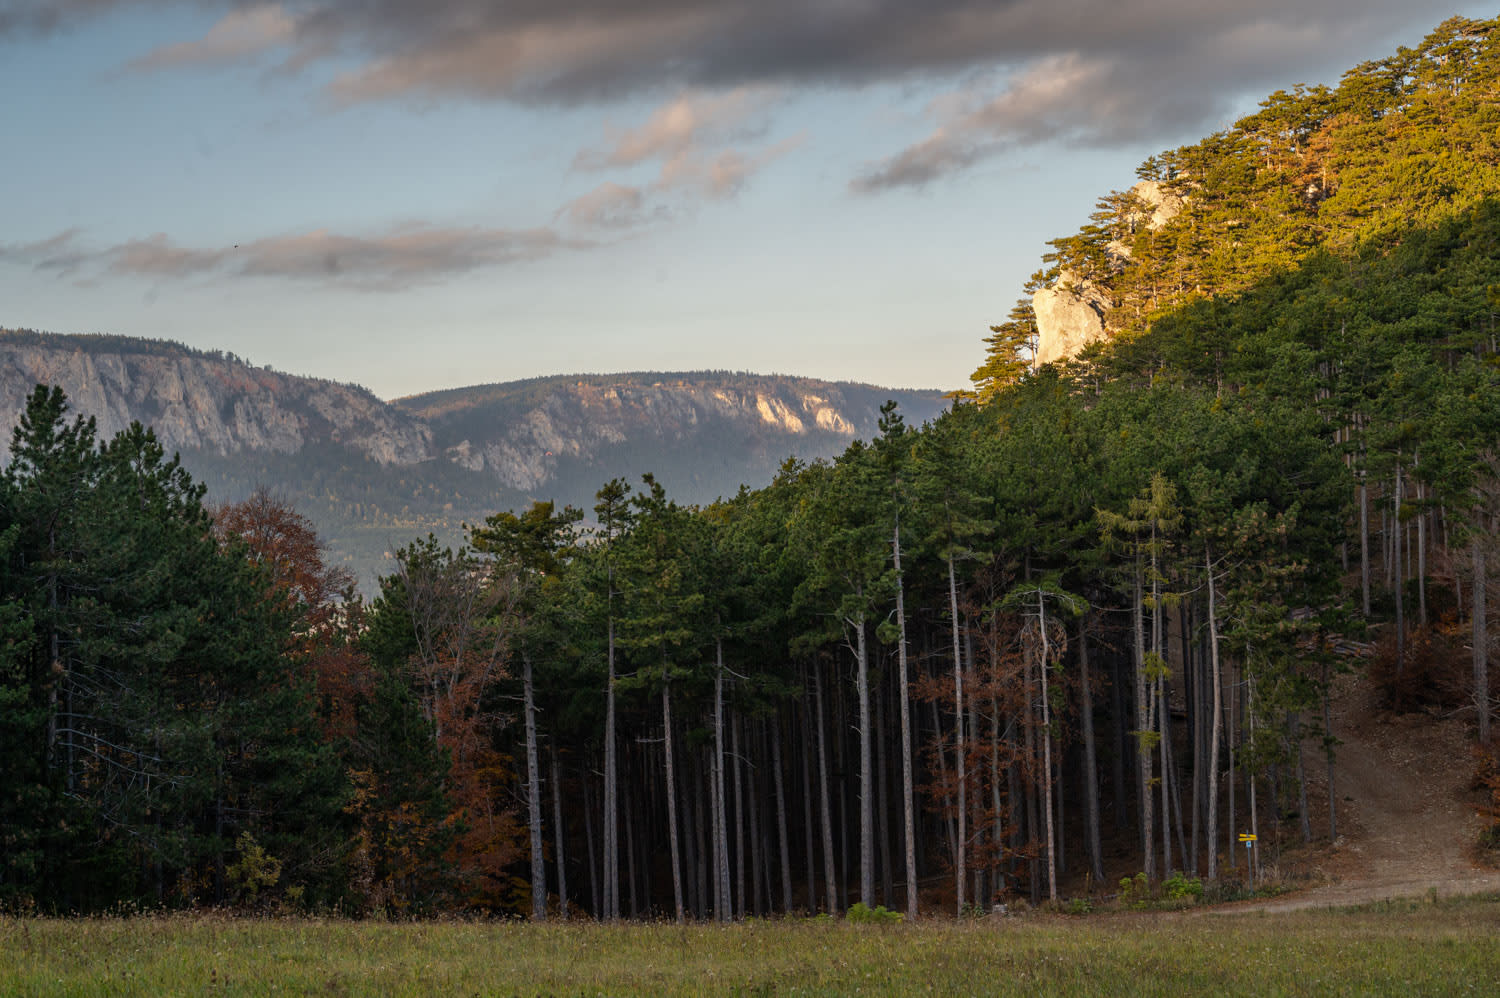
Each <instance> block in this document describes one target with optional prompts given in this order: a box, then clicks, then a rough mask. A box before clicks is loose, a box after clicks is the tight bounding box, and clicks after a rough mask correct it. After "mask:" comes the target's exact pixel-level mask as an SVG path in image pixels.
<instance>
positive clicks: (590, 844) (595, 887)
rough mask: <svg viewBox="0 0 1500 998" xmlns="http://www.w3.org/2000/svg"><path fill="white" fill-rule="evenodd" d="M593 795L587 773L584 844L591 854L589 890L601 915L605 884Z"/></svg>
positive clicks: (584, 806)
mask: <svg viewBox="0 0 1500 998" xmlns="http://www.w3.org/2000/svg"><path fill="white" fill-rule="evenodd" d="M592 796H593V795H592V794H591V793H589V782H588V776H587V774H585V775H584V780H583V844H584V849H585V850H587V852H588V856H589V890H590V893H591V894H592V895H593V898H594V917H595V918H598V917H600V916H601V915H602V914H603V912H604V885H603V884H602V883H601V882H600V877H599V853H598V851H597V850H595V848H594V818H593V815H594V807H593V805H594V802H593V801H592V800H590V799H589V798H591V797H592Z"/></svg>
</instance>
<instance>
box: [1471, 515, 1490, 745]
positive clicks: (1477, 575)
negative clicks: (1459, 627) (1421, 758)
mask: <svg viewBox="0 0 1500 998" xmlns="http://www.w3.org/2000/svg"><path fill="white" fill-rule="evenodd" d="M1471 550H1472V552H1473V558H1474V596H1473V601H1474V612H1473V615H1472V620H1473V625H1474V706H1475V708H1476V709H1477V710H1478V712H1479V729H1478V733H1479V744H1481V745H1488V744H1489V741H1490V654H1489V653H1490V639H1489V630H1488V624H1489V619H1488V618H1489V606H1488V596H1487V595H1486V594H1487V592H1488V588H1489V587H1488V585H1487V582H1488V580H1487V579H1486V578H1485V573H1486V571H1487V569H1486V567H1485V563H1484V561H1485V559H1484V541H1483V536H1482V533H1481V531H1480V530H1479V529H1478V526H1477V525H1476V528H1475V530H1474V540H1473V542H1472V547H1471Z"/></svg>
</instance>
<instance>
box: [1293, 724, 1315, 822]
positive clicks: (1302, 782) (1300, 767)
mask: <svg viewBox="0 0 1500 998" xmlns="http://www.w3.org/2000/svg"><path fill="white" fill-rule="evenodd" d="M1291 728H1292V748H1293V750H1294V751H1295V752H1296V753H1297V811H1298V813H1299V815H1300V816H1301V819H1302V820H1301V826H1302V844H1303V845H1308V844H1310V843H1311V842H1312V815H1310V814H1308V813H1307V770H1306V768H1305V766H1304V761H1303V758H1302V714H1301V712H1299V711H1295V710H1294V711H1292V717H1291Z"/></svg>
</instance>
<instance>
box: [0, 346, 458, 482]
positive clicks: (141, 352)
mask: <svg viewBox="0 0 1500 998" xmlns="http://www.w3.org/2000/svg"><path fill="white" fill-rule="evenodd" d="M38 384H48V385H56V386H58V387H60V388H61V389H62V390H63V391H64V392H65V393H67V396H68V404H69V407H70V409H71V411H72V412H74V413H76V414H80V415H84V416H93V417H94V418H95V419H96V420H97V422H98V432H99V437H100V438H101V439H108V438H109V437H111V436H113V435H114V434H116V433H118V432H119V431H121V430H123V429H125V428H126V427H128V426H129V425H130V423H131V421H132V420H139V421H140V422H142V423H145V424H147V425H149V426H151V427H152V429H153V430H155V432H156V438H157V440H159V441H160V442H161V444H162V446H163V447H164V448H165V449H166V451H167V452H168V453H172V452H173V451H192V450H198V451H206V452H209V453H214V454H220V455H229V454H238V453H241V452H257V451H258V452H270V453H277V454H295V453H297V452H298V451H300V450H302V449H303V448H304V447H306V446H307V445H309V444H312V443H319V442H327V443H334V444H342V445H343V446H345V447H348V448H349V449H351V450H353V451H356V452H358V453H360V454H363V455H364V456H366V457H368V458H370V459H371V460H374V461H376V462H378V463H380V464H395V465H406V464H414V463H416V462H418V461H423V460H427V459H428V458H430V457H432V456H433V448H432V432H431V431H430V430H429V429H428V428H427V427H426V426H425V425H423V424H421V423H420V422H418V421H417V420H414V419H412V418H411V417H409V416H408V415H407V414H405V413H403V412H401V411H400V410H397V409H394V408H392V407H391V406H389V405H387V404H386V403H385V402H382V401H381V400H380V399H378V398H376V397H375V396H374V395H371V394H370V393H369V392H368V391H366V390H364V389H363V388H358V387H355V386H352V385H344V384H339V383H337V382H332V381H322V380H318V379H314V378H299V377H295V376H293V375H288V374H282V373H280V372H277V371H271V370H266V369H262V368H257V367H251V366H249V365H248V364H244V363H242V362H240V361H237V360H231V359H227V358H220V357H215V356H211V355H207V354H199V353H194V352H190V351H186V350H182V349H180V348H175V347H172V346H170V345H165V344H163V345H159V346H158V345H154V344H150V343H149V342H147V341H140V346H139V347H138V348H132V346H131V345H130V344H129V343H128V342H127V343H122V344H121V345H119V346H116V345H114V344H111V345H110V346H109V347H101V346H99V345H95V344H92V343H88V342H86V341H85V342H82V343H77V344H75V343H73V342H70V341H69V340H68V338H66V337H56V338H48V339H47V340H37V339H36V338H35V337H31V336H28V335H27V334H20V335H11V334H4V333H0V454H8V453H9V449H10V436H11V430H12V429H13V428H14V426H15V425H16V423H17V422H18V421H19V419H20V415H21V411H22V409H23V408H24V407H25V404H26V398H27V396H28V395H30V394H31V392H32V389H33V388H35V387H36V385H38Z"/></svg>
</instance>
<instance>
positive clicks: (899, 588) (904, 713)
mask: <svg viewBox="0 0 1500 998" xmlns="http://www.w3.org/2000/svg"><path fill="white" fill-rule="evenodd" d="M894 551H895V567H896V624H897V627H898V629H899V631H900V635H899V637H898V644H897V653H896V663H897V666H896V667H897V671H898V672H899V682H900V693H899V695H900V697H901V813H902V819H903V821H904V823H905V825H904V827H905V830H906V917H907V919H908V920H910V921H915V920H916V917H917V830H916V798H917V794H916V789H915V787H914V786H913V785H912V772H911V694H910V690H909V687H908V678H907V671H906V586H905V583H904V582H903V580H902V578H901V521H900V519H899V518H898V519H897V521H896V532H895V535H894Z"/></svg>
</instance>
